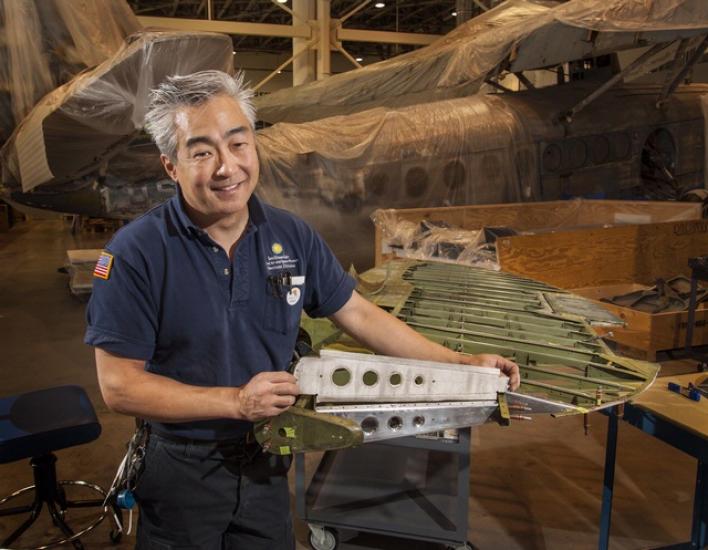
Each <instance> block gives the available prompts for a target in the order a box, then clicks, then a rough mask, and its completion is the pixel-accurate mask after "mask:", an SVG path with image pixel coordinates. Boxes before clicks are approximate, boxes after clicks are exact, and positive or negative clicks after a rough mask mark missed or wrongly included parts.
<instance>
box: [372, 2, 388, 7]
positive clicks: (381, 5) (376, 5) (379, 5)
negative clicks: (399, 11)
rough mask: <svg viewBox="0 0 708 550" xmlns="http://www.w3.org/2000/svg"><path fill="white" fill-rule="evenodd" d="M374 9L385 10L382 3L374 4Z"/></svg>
mask: <svg viewBox="0 0 708 550" xmlns="http://www.w3.org/2000/svg"><path fill="white" fill-rule="evenodd" d="M374 7H375V8H379V9H381V8H385V7H386V4H384V3H383V2H376V4H374Z"/></svg>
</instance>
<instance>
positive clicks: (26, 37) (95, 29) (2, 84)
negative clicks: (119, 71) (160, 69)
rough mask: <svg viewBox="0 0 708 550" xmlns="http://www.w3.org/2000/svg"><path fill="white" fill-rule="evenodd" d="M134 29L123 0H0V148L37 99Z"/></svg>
mask: <svg viewBox="0 0 708 550" xmlns="http://www.w3.org/2000/svg"><path fill="white" fill-rule="evenodd" d="M77 8H79V9H77ZM140 27H141V26H140V23H139V22H138V20H137V18H136V17H135V15H134V14H133V12H132V11H131V9H130V6H128V3H127V2H125V1H124V0H82V1H81V2H80V3H79V2H76V1H75V0H0V33H1V34H2V35H3V37H4V40H3V44H2V47H1V49H0V51H2V55H0V90H2V92H0V143H2V142H3V141H5V140H6V139H7V138H8V137H9V135H10V133H11V132H12V129H13V128H14V127H15V126H16V125H17V124H19V122H20V121H21V120H22V119H23V118H24V117H25V116H26V115H27V113H29V111H30V110H31V109H32V107H34V105H35V104H36V103H37V101H38V100H39V99H40V98H41V97H43V96H44V95H45V94H47V93H49V92H50V91H51V90H53V89H55V88H56V87H57V86H59V85H61V84H64V83H65V82H67V81H68V80H70V79H71V78H73V77H74V76H76V75H77V74H78V73H79V72H81V71H83V70H85V69H86V68H89V67H94V66H96V65H98V64H99V63H101V62H102V61H105V60H106V59H107V58H108V57H110V56H111V55H113V54H114V53H115V52H116V51H118V49H119V48H120V47H121V46H122V44H123V41H124V39H125V38H126V37H127V36H128V35H130V34H132V33H134V32H136V31H138V30H139V29H140Z"/></svg>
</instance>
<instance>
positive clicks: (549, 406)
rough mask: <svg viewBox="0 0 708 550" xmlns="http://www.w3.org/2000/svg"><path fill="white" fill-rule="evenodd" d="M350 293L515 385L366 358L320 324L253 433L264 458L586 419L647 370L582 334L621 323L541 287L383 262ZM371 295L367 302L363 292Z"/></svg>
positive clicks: (307, 322) (654, 368)
mask: <svg viewBox="0 0 708 550" xmlns="http://www.w3.org/2000/svg"><path fill="white" fill-rule="evenodd" d="M364 275H366V279H368V283H369V284H368V285H366V286H361V285H360V287H359V291H360V292H362V293H363V294H365V295H366V294H368V298H369V299H370V300H372V301H373V302H375V303H377V304H378V305H379V306H380V307H382V308H384V309H387V310H389V311H390V312H391V313H392V314H393V315H395V316H396V317H398V318H399V319H401V320H402V321H404V322H405V323H406V324H408V325H409V326H410V327H411V328H413V329H414V330H416V331H418V332H420V333H422V334H424V335H425V336H426V337H427V338H429V339H431V340H433V341H435V342H438V343H440V344H442V345H443V346H446V347H448V348H451V349H453V350H456V351H459V352H462V353H469V354H480V353H497V354H500V355H503V356H506V357H509V358H511V359H512V360H514V361H515V362H516V363H517V364H518V365H519V369H520V373H521V385H520V387H519V388H518V389H517V390H515V391H514V392H510V391H508V388H507V379H506V377H503V376H502V377H500V373H499V371H498V370H497V369H492V368H486V367H477V366H469V365H451V364H442V363H434V362H431V361H418V360H412V359H402V358H396V357H385V356H379V355H371V354H369V353H368V352H367V350H365V349H363V348H361V346H360V345H359V344H357V343H356V342H355V341H353V340H352V339H351V338H349V337H348V336H346V335H344V334H343V333H342V332H340V331H339V330H338V329H337V328H336V327H335V326H334V325H332V324H331V323H329V321H326V320H312V319H308V318H305V319H304V320H303V323H302V327H303V328H304V329H305V331H306V332H307V333H308V335H309V336H310V338H311V343H312V346H313V347H314V348H315V349H317V350H319V355H318V356H306V357H303V358H301V359H300V360H299V362H298V363H297V364H296V366H295V369H294V374H295V376H296V378H297V379H298V384H299V387H300V391H301V392H302V395H301V396H300V397H299V398H298V401H297V402H296V404H295V405H294V406H293V407H291V408H290V409H288V411H287V412H285V413H283V414H281V415H279V416H277V417H275V418H272V419H267V420H264V421H262V422H260V423H259V424H258V425H257V426H256V439H257V440H258V441H259V442H260V443H261V444H262V445H263V447H264V448H265V449H267V450H268V451H270V452H271V453H275V454H290V453H293V452H295V453H297V452H307V451H314V450H319V451H321V450H329V449H339V448H345V447H351V446H356V445H360V444H362V443H368V442H373V441H381V440H386V439H390V438H395V437H403V436H409V435H422V434H426V433H431V432H439V431H442V430H446V429H451V428H460V427H465V426H473V425H478V424H482V423H485V422H490V421H497V422H499V423H501V424H508V423H509V422H512V421H516V420H531V419H532V416H533V415H534V414H552V415H554V416H565V415H573V414H586V413H588V412H591V411H595V410H599V409H603V408H606V407H610V406H612V405H616V404H619V403H622V402H624V401H627V400H629V399H632V398H634V397H636V396H637V395H638V394H640V393H641V392H643V391H644V390H645V389H647V388H648V387H649V386H650V385H651V384H652V383H653V381H654V379H655V377H656V375H657V373H658V370H659V367H658V365H655V364H652V363H647V362H645V361H638V360H634V359H629V358H626V357H620V356H617V355H615V354H614V353H613V352H612V351H611V350H610V349H609V348H608V347H607V345H606V344H605V343H604V342H603V341H602V340H601V339H600V338H599V337H598V335H597V333H596V332H595V331H594V329H593V328H592V326H593V325H596V324H602V325H605V326H606V325H608V324H614V325H620V324H621V323H622V322H621V321H620V320H619V319H617V318H615V317H614V316H612V315H611V314H609V313H608V312H607V311H606V310H604V309H603V308H602V307H601V306H599V305H598V304H594V303H593V302H590V301H589V300H585V299H583V298H581V297H579V296H574V295H572V294H569V293H568V292H565V291H562V290H559V289H557V288H554V287H551V286H549V285H546V284H544V283H541V282H538V281H534V280H531V279H527V278H524V277H519V276H517V275H512V274H510V273H503V272H497V271H492V270H488V269H481V268H477V267H472V266H465V265H459V264H451V263H443V262H432V261H411V260H392V261H390V262H388V263H386V264H385V265H384V266H382V267H380V268H376V269H373V270H371V271H369V272H367V273H366V274H364ZM372 287H376V290H374V291H370V290H367V288H369V289H370V288H372Z"/></svg>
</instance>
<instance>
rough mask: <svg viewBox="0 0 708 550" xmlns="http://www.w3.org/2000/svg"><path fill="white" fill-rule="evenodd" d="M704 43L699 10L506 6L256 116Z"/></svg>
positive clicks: (392, 103)
mask: <svg viewBox="0 0 708 550" xmlns="http://www.w3.org/2000/svg"><path fill="white" fill-rule="evenodd" d="M706 33H708V4H706V3H705V2H703V1H702V0H649V1H645V2H628V1H627V0H571V1H570V2H567V3H562V4H559V3H558V2H553V1H549V0H508V1H507V2H505V3H503V4H501V5H499V6H498V7H496V8H494V9H492V10H489V11H488V12H486V13H484V14H483V15H481V16H479V17H476V18H474V19H472V20H470V21H468V22H467V23H465V24H463V25H461V26H460V27H458V28H456V29H455V30H453V31H452V32H450V33H449V34H447V35H446V36H444V37H442V38H440V39H439V40H437V41H436V42H434V43H433V44H430V45H429V46H426V47H424V48H421V49H419V50H416V51H413V52H410V53H408V54H404V55H401V56H398V57H395V58H392V59H389V60H386V61H382V62H380V63H375V64H373V65H369V66H367V67H363V68H361V69H356V70H353V71H349V72H346V73H342V74H339V75H336V76H332V77H330V78H328V79H326V80H321V81H318V82H314V83H311V84H306V85H303V86H299V87H296V88H294V89H291V90H281V91H278V92H276V93H273V94H270V95H268V96H262V97H261V98H259V99H258V101H257V108H258V113H259V116H260V118H261V119H263V120H265V121H267V122H270V123H275V122H280V121H285V122H304V121H309V120H315V119H319V118H323V117H329V116H333V115H340V114H348V113H354V112H357V111H362V110H366V109H370V108H372V107H375V106H386V107H401V106H404V105H410V104H414V103H429V102H432V101H436V100H441V99H450V98H455V97H462V96H469V95H471V94H474V93H476V92H477V91H478V90H479V89H480V87H481V86H482V84H484V83H485V81H487V80H489V79H490V78H494V77H495V76H497V75H499V74H500V73H502V72H504V71H506V72H510V73H522V72H523V71H527V70H531V69H539V68H543V67H550V66H555V65H558V64H560V63H564V62H567V61H573V60H579V59H585V58H589V57H597V56H600V55H604V54H608V53H613V52H617V51H621V50H626V49H633V48H637V47H640V46H652V45H661V44H663V45H668V44H670V43H671V42H677V44H676V45H674V49H672V50H669V51H665V52H663V54H664V57H662V58H661V60H662V61H663V62H666V61H667V60H671V58H672V57H671V56H672V55H673V54H675V52H676V48H678V42H680V41H681V40H690V39H697V40H700V38H697V37H702V36H704V35H705V34H706ZM667 47H668V46H667ZM685 47H686V46H685V45H684V48H685ZM660 49H662V48H657V51H655V52H653V53H656V54H657V55H658V54H659V53H660V52H659V50H660ZM667 55H668V56H670V57H668V59H667V58H666V57H665V56H667ZM647 67H648V65H645V68H647Z"/></svg>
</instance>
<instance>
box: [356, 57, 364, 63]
mask: <svg viewBox="0 0 708 550" xmlns="http://www.w3.org/2000/svg"><path fill="white" fill-rule="evenodd" d="M356 60H357V62H361V61H364V58H363V57H357V58H356Z"/></svg>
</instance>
